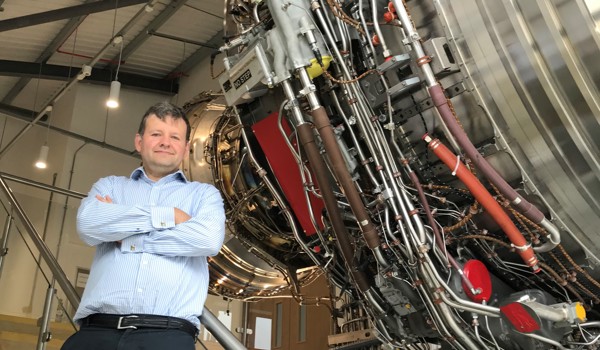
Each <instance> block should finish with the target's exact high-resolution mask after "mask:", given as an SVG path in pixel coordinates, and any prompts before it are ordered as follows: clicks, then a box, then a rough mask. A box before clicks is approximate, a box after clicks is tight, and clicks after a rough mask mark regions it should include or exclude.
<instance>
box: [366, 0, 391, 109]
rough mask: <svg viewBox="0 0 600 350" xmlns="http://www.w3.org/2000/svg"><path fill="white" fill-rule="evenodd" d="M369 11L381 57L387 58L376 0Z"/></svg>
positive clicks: (372, 2)
mask: <svg viewBox="0 0 600 350" xmlns="http://www.w3.org/2000/svg"><path fill="white" fill-rule="evenodd" d="M371 11H373V27H374V28H375V33H377V37H378V38H379V42H380V43H381V48H382V49H383V58H388V57H390V50H389V49H388V47H387V45H386V43H385V38H384V37H383V33H382V32H381V28H380V27H379V18H378V17H379V16H378V15H377V0H371ZM390 107H391V105H390Z"/></svg>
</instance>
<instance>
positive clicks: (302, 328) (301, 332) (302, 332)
mask: <svg viewBox="0 0 600 350" xmlns="http://www.w3.org/2000/svg"><path fill="white" fill-rule="evenodd" d="M299 318H300V319H299V320H298V341H300V342H303V341H306V305H300V312H299Z"/></svg>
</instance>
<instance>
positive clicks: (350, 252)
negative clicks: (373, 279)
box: [297, 123, 369, 292]
mask: <svg viewBox="0 0 600 350" xmlns="http://www.w3.org/2000/svg"><path fill="white" fill-rule="evenodd" d="M297 130H298V139H299V141H300V145H302V148H303V149H304V151H305V152H306V157H307V158H308V162H309V163H310V166H311V168H312V170H313V172H314V174H315V176H316V179H317V184H318V185H319V188H320V190H321V195H322V196H323V202H324V203H325V207H326V208H327V213H328V214H329V220H331V225H332V226H333V231H334V233H335V236H336V238H337V241H338V244H339V246H340V250H341V252H342V256H343V258H344V260H346V262H347V263H348V265H349V267H350V273H351V274H352V277H353V278H354V281H355V282H356V284H357V285H358V288H359V289H360V290H361V291H363V292H365V291H367V290H368V289H369V283H368V282H367V278H366V276H365V274H364V273H363V272H361V271H359V270H357V269H356V267H355V266H353V262H354V260H355V259H354V248H353V247H352V242H351V241H350V233H349V232H348V230H347V229H346V225H344V220H343V219H342V215H341V214H340V209H339V207H338V203H337V199H336V198H335V194H334V193H333V190H332V186H331V184H330V183H329V177H328V176H327V170H326V166H325V162H324V161H323V158H321V154H320V153H319V148H318V147H317V145H316V143H315V139H314V136H313V132H312V129H311V126H310V125H309V124H307V123H304V124H300V125H298V127H297Z"/></svg>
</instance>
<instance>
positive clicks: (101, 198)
mask: <svg viewBox="0 0 600 350" xmlns="http://www.w3.org/2000/svg"><path fill="white" fill-rule="evenodd" d="M96 199H97V200H99V201H100V202H103V203H112V202H113V201H112V198H110V197H109V196H108V195H106V196H104V197H102V196H101V195H99V194H97V195H96Z"/></svg>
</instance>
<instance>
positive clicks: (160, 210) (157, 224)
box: [150, 207, 175, 230]
mask: <svg viewBox="0 0 600 350" xmlns="http://www.w3.org/2000/svg"><path fill="white" fill-rule="evenodd" d="M150 216H151V217H152V227H154V228H155V229H157V230H164V229H167V228H171V227H174V226H175V209H173V207H151V208H150Z"/></svg>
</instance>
